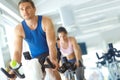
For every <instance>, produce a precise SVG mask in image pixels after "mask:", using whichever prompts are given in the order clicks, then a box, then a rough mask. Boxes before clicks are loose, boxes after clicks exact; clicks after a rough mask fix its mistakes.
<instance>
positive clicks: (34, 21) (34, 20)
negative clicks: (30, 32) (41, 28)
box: [25, 16, 38, 29]
mask: <svg viewBox="0 0 120 80" xmlns="http://www.w3.org/2000/svg"><path fill="white" fill-rule="evenodd" d="M25 21H26V23H27V25H28V26H29V27H30V28H31V29H35V28H36V26H37V21H38V17H37V16H34V17H33V18H31V19H28V20H25Z"/></svg>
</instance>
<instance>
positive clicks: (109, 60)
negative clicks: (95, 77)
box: [96, 43, 120, 80]
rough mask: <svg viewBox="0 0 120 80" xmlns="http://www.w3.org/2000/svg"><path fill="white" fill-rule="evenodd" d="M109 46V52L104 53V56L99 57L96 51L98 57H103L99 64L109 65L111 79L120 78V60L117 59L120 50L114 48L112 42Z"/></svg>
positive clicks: (118, 79) (117, 79) (116, 79)
mask: <svg viewBox="0 0 120 80" xmlns="http://www.w3.org/2000/svg"><path fill="white" fill-rule="evenodd" d="M108 46H109V49H108V52H107V53H104V54H103V56H101V57H99V55H98V53H96V56H97V58H98V59H103V60H102V61H98V62H97V66H98V67H101V66H105V67H107V69H108V71H109V77H108V79H109V80H120V66H119V63H120V61H118V60H117V59H116V57H120V51H118V50H117V49H116V48H114V47H113V45H112V43H110V44H108Z"/></svg>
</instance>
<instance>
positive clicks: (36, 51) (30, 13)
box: [13, 0, 61, 80]
mask: <svg viewBox="0 0 120 80" xmlns="http://www.w3.org/2000/svg"><path fill="white" fill-rule="evenodd" d="M18 7H19V11H20V14H21V16H22V18H23V19H24V20H23V21H22V22H21V23H19V24H18V25H17V26H16V28H15V41H14V46H15V49H14V56H13V60H16V61H17V62H18V63H21V57H22V48H23V47H22V44H23V39H24V40H25V41H26V42H27V43H28V45H29V49H30V52H31V56H32V58H38V59H39V62H40V63H41V65H43V64H44V62H45V58H46V57H47V56H48V55H49V59H50V61H51V62H52V63H53V64H54V65H55V69H52V70H51V69H50V70H48V71H50V72H51V73H52V74H50V75H51V76H52V77H54V78H55V80H61V78H60V75H59V73H58V72H57V68H58V62H57V51H56V38H55V32H54V26H53V23H52V21H51V19H50V18H48V17H45V16H36V15H35V12H36V8H35V5H34V3H33V2H32V0H20V2H19V4H18ZM42 70H43V72H44V70H45V69H44V67H42Z"/></svg>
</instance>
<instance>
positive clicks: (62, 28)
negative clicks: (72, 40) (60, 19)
mask: <svg viewBox="0 0 120 80" xmlns="http://www.w3.org/2000/svg"><path fill="white" fill-rule="evenodd" d="M57 32H58V33H61V32H64V33H66V34H67V30H66V29H65V28H64V27H62V26H61V27H59V28H58V30H57Z"/></svg>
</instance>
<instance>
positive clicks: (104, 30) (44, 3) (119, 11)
mask: <svg viewBox="0 0 120 80" xmlns="http://www.w3.org/2000/svg"><path fill="white" fill-rule="evenodd" d="M33 1H34V2H35V4H36V8H37V12H36V14H42V15H46V16H49V17H51V18H52V20H53V23H54V25H55V27H56V29H57V28H58V27H59V26H61V25H64V24H65V21H64V17H65V16H61V11H62V10H64V11H63V13H65V14H67V16H68V17H67V18H68V19H66V21H68V20H72V22H70V23H72V24H69V25H68V26H65V27H66V29H67V30H68V32H69V35H72V36H74V37H76V39H77V41H78V42H86V43H87V45H88V46H89V47H90V46H97V45H101V44H102V45H103V44H106V43H108V42H116V41H119V40H120V37H119V34H120V0H69V1H68V0H33ZM18 2H19V0H0V5H1V6H0V8H1V10H2V13H4V14H5V15H9V17H11V18H12V19H13V20H15V21H16V22H20V21H21V20H22V18H21V17H20V15H19V12H18V9H17V4H18ZM3 6H4V7H3ZM5 7H7V8H8V10H5ZM66 9H67V10H68V12H67V10H66ZM10 12H11V13H10ZM2 20H4V17H3V18H2ZM5 21H6V20H4V21H3V22H2V23H4V22H5ZM2 23H0V24H2ZM6 23H8V22H6ZM11 23H14V22H12V20H11ZM8 24H10V23H8Z"/></svg>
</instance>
